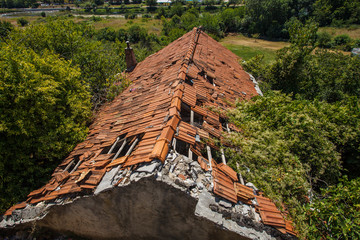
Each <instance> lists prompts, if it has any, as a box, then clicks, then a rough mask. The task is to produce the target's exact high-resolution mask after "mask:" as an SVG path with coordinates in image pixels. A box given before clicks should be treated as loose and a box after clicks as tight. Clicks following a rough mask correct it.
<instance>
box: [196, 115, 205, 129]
mask: <svg viewBox="0 0 360 240" xmlns="http://www.w3.org/2000/svg"><path fill="white" fill-rule="evenodd" d="M203 123H204V117H203V116H202V115H200V114H198V113H196V112H194V126H196V127H201V126H202V125H203Z"/></svg>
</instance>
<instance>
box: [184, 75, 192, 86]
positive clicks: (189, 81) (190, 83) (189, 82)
mask: <svg viewBox="0 0 360 240" xmlns="http://www.w3.org/2000/svg"><path fill="white" fill-rule="evenodd" d="M185 83H186V84H189V85H190V86H193V85H194V81H193V79H191V78H189V77H186V78H185Z"/></svg>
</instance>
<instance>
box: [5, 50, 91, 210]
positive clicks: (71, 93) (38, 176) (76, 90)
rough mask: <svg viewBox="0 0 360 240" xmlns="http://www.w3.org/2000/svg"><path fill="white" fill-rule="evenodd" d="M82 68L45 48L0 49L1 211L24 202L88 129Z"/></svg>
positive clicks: (88, 98) (88, 104) (87, 104)
mask: <svg viewBox="0 0 360 240" xmlns="http://www.w3.org/2000/svg"><path fill="white" fill-rule="evenodd" d="M90 109H91V105H90V94H89V93H88V91H87V89H86V87H85V85H84V84H83V82H82V80H81V78H80V70H79V69H78V68H75V67H72V66H71V63H70V62H68V61H65V60H61V59H59V57H58V56H57V55H55V54H52V53H50V52H49V51H48V50H44V51H43V52H42V53H41V55H39V54H36V53H35V52H34V51H33V50H31V49H28V48H24V47H21V46H16V45H13V44H9V45H4V46H2V47H1V48H0V139H1V141H0V151H1V158H0V176H1V177H0V192H1V194H0V195H1V198H0V209H1V211H4V210H5V209H6V208H8V207H10V205H11V204H14V203H16V202H17V201H20V200H24V198H25V196H26V194H28V193H29V192H30V191H31V190H33V189H34V188H36V187H40V186H41V185H42V184H44V183H45V181H46V180H48V178H49V175H50V173H51V172H52V171H53V169H54V167H55V166H56V165H57V164H58V161H59V160H60V159H62V158H63V157H64V156H65V155H66V154H68V153H69V152H70V151H71V150H72V148H73V147H74V146H75V144H76V143H78V142H79V141H81V140H83V139H84V138H85V136H86V133H87V127H86V125H87V121H88V119H89V116H90V114H91V112H90Z"/></svg>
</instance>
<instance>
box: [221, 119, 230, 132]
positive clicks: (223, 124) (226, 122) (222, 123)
mask: <svg viewBox="0 0 360 240" xmlns="http://www.w3.org/2000/svg"><path fill="white" fill-rule="evenodd" d="M220 123H221V127H222V129H223V131H228V127H227V124H228V121H227V119H225V118H222V117H220Z"/></svg>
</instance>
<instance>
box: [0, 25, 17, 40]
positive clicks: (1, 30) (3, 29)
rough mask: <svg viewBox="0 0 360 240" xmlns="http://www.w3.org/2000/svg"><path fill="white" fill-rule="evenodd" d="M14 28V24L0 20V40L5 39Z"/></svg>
mask: <svg viewBox="0 0 360 240" xmlns="http://www.w3.org/2000/svg"><path fill="white" fill-rule="evenodd" d="M13 30H14V26H13V25H12V24H11V23H10V22H7V21H0V40H1V41H5V40H6V38H7V36H8V35H9V34H10V32H11V31H13Z"/></svg>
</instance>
